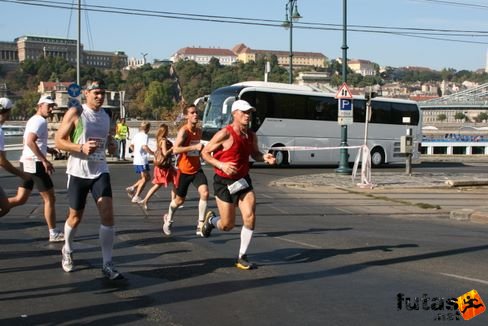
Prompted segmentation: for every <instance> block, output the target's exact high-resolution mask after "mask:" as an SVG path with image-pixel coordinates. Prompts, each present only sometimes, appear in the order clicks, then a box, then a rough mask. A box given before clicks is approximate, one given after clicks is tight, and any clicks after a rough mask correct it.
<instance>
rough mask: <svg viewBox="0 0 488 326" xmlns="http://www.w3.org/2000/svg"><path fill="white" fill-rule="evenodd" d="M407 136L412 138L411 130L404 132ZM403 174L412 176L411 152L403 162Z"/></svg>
mask: <svg viewBox="0 0 488 326" xmlns="http://www.w3.org/2000/svg"><path fill="white" fill-rule="evenodd" d="M406 134H407V136H410V137H411V136H412V128H407V130H406ZM405 174H406V175H412V152H411V151H410V152H408V153H407V157H406V160H405Z"/></svg>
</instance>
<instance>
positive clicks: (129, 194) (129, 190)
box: [125, 187, 136, 199]
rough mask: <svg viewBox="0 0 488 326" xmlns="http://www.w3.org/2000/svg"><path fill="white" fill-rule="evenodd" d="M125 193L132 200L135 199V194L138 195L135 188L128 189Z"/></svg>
mask: <svg viewBox="0 0 488 326" xmlns="http://www.w3.org/2000/svg"><path fill="white" fill-rule="evenodd" d="M125 191H127V196H129V198H130V199H132V197H134V194H135V193H136V190H135V189H134V187H127V188H125Z"/></svg>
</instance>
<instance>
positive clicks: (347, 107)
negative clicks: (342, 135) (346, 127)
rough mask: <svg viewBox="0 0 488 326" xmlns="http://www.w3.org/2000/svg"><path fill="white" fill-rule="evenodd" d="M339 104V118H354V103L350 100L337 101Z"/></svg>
mask: <svg viewBox="0 0 488 326" xmlns="http://www.w3.org/2000/svg"><path fill="white" fill-rule="evenodd" d="M337 104H338V109H339V111H338V113H337V116H339V117H352V116H353V114H352V111H353V103H352V101H351V100H349V99H339V101H337Z"/></svg>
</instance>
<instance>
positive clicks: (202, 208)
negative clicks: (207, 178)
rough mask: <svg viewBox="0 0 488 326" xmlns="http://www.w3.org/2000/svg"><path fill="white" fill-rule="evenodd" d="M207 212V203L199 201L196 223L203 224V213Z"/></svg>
mask: <svg viewBox="0 0 488 326" xmlns="http://www.w3.org/2000/svg"><path fill="white" fill-rule="evenodd" d="M206 210H207V201H206V200H203V199H200V201H199V202H198V221H199V222H203V220H204V219H205V211H206Z"/></svg>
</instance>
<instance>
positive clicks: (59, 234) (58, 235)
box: [49, 230, 64, 242]
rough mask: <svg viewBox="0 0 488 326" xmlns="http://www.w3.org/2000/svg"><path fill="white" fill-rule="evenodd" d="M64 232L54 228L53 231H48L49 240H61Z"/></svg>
mask: <svg viewBox="0 0 488 326" xmlns="http://www.w3.org/2000/svg"><path fill="white" fill-rule="evenodd" d="M63 241H64V233H63V232H61V231H59V230H54V232H53V233H49V242H63Z"/></svg>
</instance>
